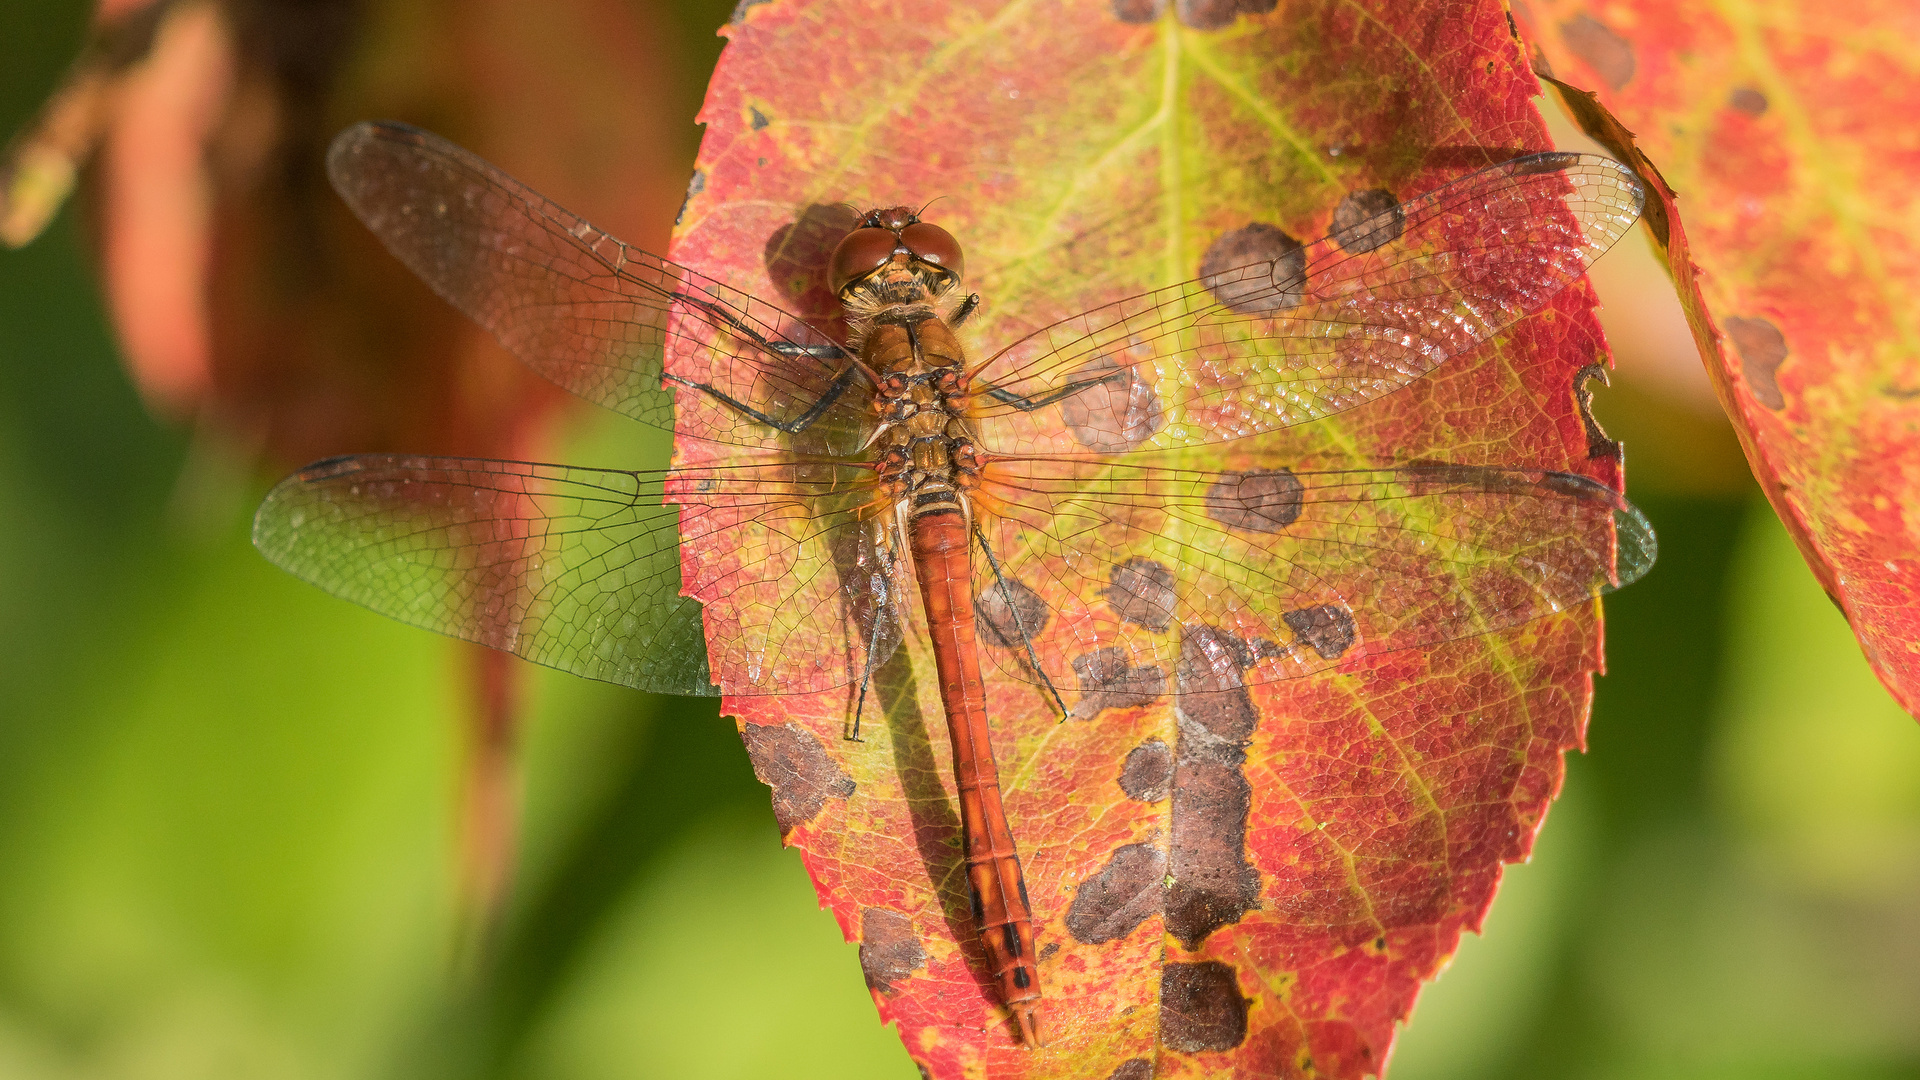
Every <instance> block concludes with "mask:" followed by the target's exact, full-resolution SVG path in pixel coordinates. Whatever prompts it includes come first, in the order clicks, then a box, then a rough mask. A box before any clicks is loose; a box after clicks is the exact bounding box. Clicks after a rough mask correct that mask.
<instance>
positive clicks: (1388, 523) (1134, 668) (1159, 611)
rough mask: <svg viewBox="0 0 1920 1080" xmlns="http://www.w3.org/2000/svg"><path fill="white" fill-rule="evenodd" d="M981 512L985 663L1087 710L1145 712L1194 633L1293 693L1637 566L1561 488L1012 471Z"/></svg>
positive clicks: (1485, 478)
mask: <svg viewBox="0 0 1920 1080" xmlns="http://www.w3.org/2000/svg"><path fill="white" fill-rule="evenodd" d="M982 493H983V495H984V496H985V497H986V499H988V500H990V505H991V506H992V508H993V510H994V514H993V516H992V517H988V518H986V524H985V526H984V528H983V529H982V536H983V538H984V540H985V543H986V544H987V545H988V547H989V548H990V549H991V551H992V554H993V558H992V559H987V558H981V559H979V560H976V571H975V592H976V597H977V600H976V603H977V607H978V610H979V612H980V617H981V621H982V622H983V623H984V624H985V625H986V631H987V632H985V633H983V634H982V635H981V639H982V640H983V641H985V642H987V644H988V645H989V649H988V650H987V651H988V652H989V653H990V654H991V655H993V656H994V657H995V658H996V660H997V661H998V662H999V664H1000V666H1001V668H1002V669H1003V670H1005V671H1007V672H1008V673H1010V674H1014V675H1016V676H1020V677H1024V678H1027V679H1033V678H1035V677H1036V675H1035V671H1036V667H1035V665H1036V664H1037V665H1038V668H1037V670H1038V671H1041V672H1044V673H1045V674H1046V676H1047V678H1048V679H1049V680H1050V681H1051V682H1052V683H1053V684H1054V686H1055V687H1056V688H1057V689H1059V690H1061V691H1062V692H1063V693H1066V692H1075V691H1077V692H1079V693H1080V694H1082V695H1083V696H1082V698H1081V703H1082V704H1081V707H1083V708H1091V709H1095V710H1097V709H1098V708H1100V707H1105V706H1107V705H1113V704H1125V703H1126V702H1127V701H1128V700H1130V698H1131V697H1133V696H1138V695H1144V697H1145V698H1151V697H1152V696H1154V695H1156V694H1158V693H1159V692H1160V690H1159V688H1160V686H1161V682H1162V680H1164V679H1165V678H1166V677H1168V676H1169V675H1171V674H1172V673H1173V672H1174V670H1175V664H1176V663H1177V662H1178V661H1179V660H1180V658H1181V642H1182V635H1183V634H1191V633H1194V632H1196V631H1199V630H1201V629H1202V628H1205V629H1206V630H1207V632H1208V633H1209V634H1210V635H1211V639H1212V640H1215V641H1218V642H1224V643H1228V644H1229V645H1230V648H1229V649H1228V651H1227V653H1223V654H1222V655H1231V657H1232V659H1233V660H1234V662H1235V664H1236V665H1237V666H1238V667H1239V668H1241V669H1244V670H1243V672H1242V673H1239V674H1238V675H1237V676H1236V677H1237V678H1239V679H1240V680H1241V681H1243V682H1245V683H1249V684H1250V683H1256V682H1261V681H1265V680H1269V679H1286V678H1295V677H1298V676H1301V675H1306V674H1309V673H1311V672H1315V671H1319V670H1322V669H1324V668H1327V667H1331V666H1333V665H1334V664H1337V663H1340V662H1341V661H1343V660H1349V659H1354V658H1358V657H1360V656H1365V655H1373V654H1378V653H1382V652H1390V651H1394V650H1398V649H1407V648H1415V647H1420V646H1430V645H1434V644H1438V643H1440V642H1444V641H1450V640H1453V639H1456V638H1465V637H1473V636H1477V635H1481V634H1486V633H1489V632H1491V631H1495V630H1500V629H1503V628H1506V627H1511V626H1515V625H1518V624H1520V623H1523V622H1527V621H1530V620H1532V619H1536V618H1539V617H1541V616H1543V615H1547V614H1549V613H1551V612H1555V611H1562V610H1565V609H1567V608H1570V607H1573V606H1575V605H1579V604H1583V603H1586V602H1588V601H1590V600H1591V599H1592V598H1593V597H1595V596H1598V595H1600V594H1601V593H1603V592H1606V591H1609V590H1611V589H1614V588H1618V587H1620V586H1622V585H1625V584H1627V583H1629V582H1631V581H1633V580H1635V579H1637V578H1639V577H1640V576H1641V575H1642V574H1644V573H1645V572H1646V571H1647V569H1648V568H1649V567H1651V566H1652V564H1653V557H1654V539H1653V533H1652V530H1651V529H1650V528H1649V527H1648V525H1647V522H1646V519H1645V518H1644V517H1642V516H1641V515H1640V513H1639V511H1637V510H1635V509H1634V508H1633V507H1632V506H1631V505H1630V504H1628V503H1627V502H1626V500H1624V499H1623V498H1621V497H1620V496H1619V495H1618V494H1617V493H1615V492H1614V491H1612V490H1611V489H1609V488H1607V487H1606V486H1605V485H1603V484H1600V483H1597V482H1596V481H1593V480H1591V479H1589V478H1587V477H1583V476H1578V475H1574V474H1570V473H1557V472H1540V471H1526V470H1514V469H1497V468H1486V467H1481V466H1466V465H1451V464H1419V465H1410V466H1405V467H1401V468H1394V469H1348V470H1326V471H1300V472H1294V471H1290V470H1287V469H1272V470H1264V471H1253V472H1244V473H1240V472H1227V473H1223V472H1201V471H1194V470H1189V469H1178V468H1160V467H1155V466H1143V465H1118V464H1112V463H1107V462H1097V461H1063V460H1047V459H1025V460H1016V461H1006V460H1003V461H997V462H995V463H993V465H992V466H991V467H990V468H989V470H988V474H987V478H986V482H985V483H984V484H983V485H982ZM983 517H985V515H983ZM1616 533H1617V537H1618V539H1617V542H1616ZM1029 642H1030V643H1031V645H1032V649H1031V650H1029V649H1028V648H1027V647H1026V646H1027V644H1028V643H1029Z"/></svg>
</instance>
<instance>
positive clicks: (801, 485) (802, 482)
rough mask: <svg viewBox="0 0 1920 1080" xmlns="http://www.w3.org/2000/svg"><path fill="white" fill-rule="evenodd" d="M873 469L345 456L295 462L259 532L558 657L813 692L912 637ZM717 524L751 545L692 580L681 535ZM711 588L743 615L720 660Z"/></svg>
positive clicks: (341, 589)
mask: <svg viewBox="0 0 1920 1080" xmlns="http://www.w3.org/2000/svg"><path fill="white" fill-rule="evenodd" d="M870 477H871V474H870V473H869V472H868V471H867V470H864V469H836V468H833V467H820V466H810V465H809V466H795V465H792V464H788V463H768V464H759V465H751V466H739V467H733V468H723V469H711V470H703V471H699V472H678V471H676V472H667V473H647V472H612V471H601V470H594V469H576V468H569V467H566V466H560V465H537V464H529V463H524V462H512V461H486V460H478V459H461V458H430V457H416V456H406V455H386V454H380V455H366V456H361V457H347V458H334V459H331V460H327V461H322V462H318V463H316V464H314V465H311V466H308V467H307V468H305V469H302V470H300V471H299V472H297V473H295V474H293V475H292V476H290V477H288V478H287V479H285V480H283V481H281V483H280V484H279V485H278V486H276V487H275V488H274V489H273V491H272V492H271V493H269V494H268V496H267V498H266V501H265V502H263V503H262V504H261V506H260V510H259V512H258V513H257V514H256V515H255V517H254V530H253V537H254V544H255V545H256V546H257V547H258V548H259V549H260V550H261V552H262V553H264V554H265V555H266V556H267V558H269V559H270V560H272V561H273V562H275V563H276V564H278V565H279V566H281V567H283V568H284V569H286V570H288V571H290V572H292V573H293V574H295V575H296V576H298V577H301V578H304V579H305V580H307V581H309V582H312V583H313V584H316V585H318V586H320V587H321V588H323V589H326V590H327V591H328V592H331V593H333V594H335V595H337V596H341V597H344V598H346V599H348V600H352V601H354V602H356V603H359V604H361V605H364V606H366V607H368V608H371V609H373V610H374V611H377V612H380V613H381V614H383V615H389V616H392V617H394V618H396V619H399V620H401V621H403V622H407V623H411V624H413V625H415V626H421V627H425V628H427V629H430V630H436V631H439V632H440V633H443V634H449V635H452V636H454V637H459V638H464V639H466V640H469V641H476V642H479V643H481V644H483V645H489V646H492V647H494V648H497V649H504V650H506V651H508V652H512V653H517V654H519V655H520V656H523V657H525V658H527V659H528V660H532V661H534V662H536V663H540V664H545V665H547V666H549V667H555V668H559V669H560V670H562V671H569V672H573V673H574V674H577V675H584V676H586V677H588V678H593V679H602V680H605V681H608V682H616V683H622V684H625V685H628V686H634V687H639V688H640V689H643V690H654V691H659V692H663V693H672V694H692V695H699V694H713V693H716V692H725V693H731V694H770V693H810V692H815V691H819V690H825V689H830V688H832V687H834V686H839V685H844V684H846V683H848V682H851V681H854V680H857V679H858V678H859V677H860V675H861V673H862V672H863V671H865V670H866V669H867V667H868V658H867V650H868V649H869V647H871V648H872V649H873V650H874V652H875V658H874V660H873V663H876V664H877V663H879V662H881V661H884V660H885V658H886V656H887V655H890V654H891V652H892V650H893V648H894V647H895V645H897V644H898V642H899V619H898V607H897V601H896V599H895V593H894V590H893V586H892V584H891V581H890V580H888V579H887V578H885V577H884V576H876V575H874V574H873V573H868V572H863V568H866V567H870V566H872V565H874V564H875V562H876V556H875V555H874V553H873V552H871V551H870V550H866V549H865V548H864V547H863V545H865V544H867V543H868V540H867V537H868V536H869V535H870V532H869V530H867V529H865V528H863V527H861V524H860V521H859V516H860V513H859V506H860V505H861V503H862V502H863V501H864V500H867V499H869V498H870V494H869V493H868V492H867V491H865V490H863V488H864V487H865V486H866V484H864V483H863V481H870ZM692 499H697V500H698V501H697V502H685V503H682V504H680V505H676V501H678V500H692ZM720 530H725V531H726V533H727V539H728V541H729V543H730V545H731V546H732V548H733V550H736V551H738V552H739V553H740V555H741V558H739V559H738V560H737V561H735V562H733V563H731V564H730V565H726V566H718V565H711V564H709V565H707V566H705V567H704V568H703V570H702V571H701V572H702V574H703V577H702V578H701V579H700V580H697V581H684V580H683V579H682V577H681V559H680V542H681V540H682V538H683V536H684V537H685V538H686V539H687V540H689V541H690V542H691V541H696V540H699V539H701V538H704V537H707V536H710V535H712V534H713V533H715V532H717V531H720ZM863 560H864V561H863ZM703 605H707V606H710V607H715V608H718V609H721V610H723V611H724V612H726V613H728V615H729V617H731V618H732V619H733V620H734V621H735V622H736V624H737V625H738V627H739V632H738V633H737V634H733V635H730V636H729V639H728V640H727V641H725V642H723V643H721V645H720V647H718V648H716V650H715V651H714V654H713V666H711V667H710V666H709V663H708V653H707V648H706V644H705V641H704V637H703V633H702V618H701V608H702V606H703ZM748 655H751V657H752V663H751V664H749V663H748V662H747V660H746V659H745V657H746V656H748ZM748 670H751V671H752V672H753V673H754V674H753V675H752V677H750V678H749V677H747V676H745V675H744V674H742V673H744V672H746V671H748ZM715 672H718V673H719V675H718V677H717V678H716V677H715ZM716 682H717V683H718V686H716V685H715V684H716Z"/></svg>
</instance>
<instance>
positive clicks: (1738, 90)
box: [1515, 0, 1920, 715]
mask: <svg viewBox="0 0 1920 1080" xmlns="http://www.w3.org/2000/svg"><path fill="white" fill-rule="evenodd" d="M1515 10H1516V13H1517V14H1519V15H1521V16H1522V20H1523V25H1524V27H1525V28H1526V30H1527V36H1528V40H1529V41H1531V42H1533V43H1534V44H1535V45H1537V47H1538V49H1539V51H1540V56H1541V59H1542V60H1543V61H1544V62H1545V63H1547V64H1548V65H1550V66H1551V68H1552V70H1553V72H1554V73H1555V74H1556V75H1557V76H1559V77H1560V78H1562V79H1565V80H1568V81H1569V82H1571V83H1573V84H1574V85H1576V86H1579V87H1582V88H1584V89H1587V90H1590V91H1592V92H1593V93H1594V94H1595V95H1597V97H1598V100H1599V102H1600V103H1601V104H1602V105H1604V106H1605V109H1606V110H1609V111H1610V112H1611V113H1612V115H1613V116H1615V117H1617V118H1618V121H1619V123H1621V124H1624V125H1625V127H1626V128H1627V129H1630V130H1631V131H1632V132H1633V133H1634V134H1635V135H1636V136H1637V138H1638V147H1639V149H1640V150H1643V151H1644V152H1645V154H1646V155H1647V157H1648V158H1650V159H1651V160H1652V161H1653V162H1654V163H1655V164H1657V165H1658V168H1659V172H1660V173H1661V174H1663V175H1664V177H1665V180H1666V182H1667V183H1669V184H1671V185H1672V190H1673V191H1674V192H1675V193H1677V194H1678V196H1679V198H1680V199H1681V205H1682V206H1683V207H1684V208H1685V210H1686V213H1687V228H1686V230H1685V232H1684V234H1680V235H1677V236H1675V237H1674V238H1673V239H1672V241H1671V242H1670V243H1665V253H1666V256H1667V259H1668V262H1669V266H1670V269H1671V270H1672V271H1673V274H1674V277H1675V280H1676V281H1677V282H1679V283H1680V285H1681V300H1682V304H1683V306H1684V307H1685V309H1686V311H1687V317H1688V320H1689V322H1690V323H1691V324H1692V326H1693V330H1694V336H1695V339H1696V341H1697V343H1698V344H1699V346H1700V350H1701V356H1702V357H1703V358H1704V359H1705V361H1706V364H1707V369H1708V374H1709V375H1711V376H1712V377H1713V380H1714V383H1715V385H1716V388H1717V389H1718V391H1719V394H1720V398H1721V402H1722V404H1723V405H1724V406H1725V408H1726V410H1727V414H1728V415H1729V416H1730V417H1732V418H1733V422H1734V427H1735V429H1736V430H1737V431H1738V432H1739V435H1740V441H1741V443H1742V445H1743V446H1744V448H1745V450H1746V453H1747V460H1748V462H1749V463H1750V464H1751V465H1752V467H1753V471H1754V475H1755V476H1757V477H1759V478H1760V481H1761V486H1762V488H1763V490H1765V492H1766V494H1767V498H1768V499H1769V500H1770V501H1771V502H1772V504H1773V508H1774V510H1775V511H1776V512H1777V513H1778V514H1779V515H1780V519H1781V520H1782V521H1783V522H1785V523H1786V525H1787V528H1788V531H1789V532H1791V533H1792V534H1793V537H1794V539H1795V542H1796V543H1798V545H1799V547H1800V551H1801V554H1803V555H1804V556H1805V557H1806V560H1807V564H1808V565H1809V566H1810V567H1811V568H1812V569H1813V572H1814V574H1815V576H1816V577H1818V578H1819V579H1820V582H1821V585H1822V586H1823V587H1824V588H1825V589H1826V590H1827V594H1828V595H1829V596H1831V597H1833V599H1834V602H1835V603H1837V604H1838V605H1839V606H1840V608H1841V610H1842V611H1844V612H1845V613H1846V616H1847V620H1848V621H1849V622H1850V623H1851V624H1852V625H1853V630H1854V634H1855V636H1856V637H1857V638H1858V639H1859V641H1860V645H1861V648H1862V649H1863V650H1864V651H1865V653H1866V655H1867V659H1868V660H1869V661H1870V662H1871V663H1872V665H1873V668H1874V670H1875V672H1877V673H1878V674H1879V676H1880V680H1881V681H1882V682H1883V683H1885V684H1886V687H1887V689H1888V690H1889V691H1891V692H1892V694H1893V696H1894V697H1895V698H1896V699H1897V700H1898V701H1899V702H1900V704H1901V706H1902V707H1904V708H1905V709H1906V710H1907V711H1908V712H1910V713H1916V715H1920V712H1916V710H1920V644H1916V642H1920V626H1916V622H1915V618H1916V615H1915V613H1916V611H1920V606H1917V605H1916V603H1915V600H1916V595H1917V593H1920V522H1916V520H1915V518H1914V512H1915V511H1914V508H1915V507H1920V403H1916V398H1917V397H1920V324H1916V322H1915V316H1914V314H1913V303H1912V297H1913V294H1914V291H1915V287H1916V285H1920V268H1917V267H1916V263H1915V250H1916V239H1915V236H1916V234H1915V230H1914V229H1913V227H1912V218H1913V214H1914V211H1913V206H1914V189H1915V186H1916V180H1920V163H1917V162H1916V161H1915V158H1914V156H1913V153H1912V149H1911V147H1910V145H1909V143H1910V138H1909V132H1910V130H1911V124H1909V123H1908V122H1906V120H1904V119H1903V118H1904V117H1905V116H1906V115H1907V113H1908V111H1909V109H1910V107H1911V102H1912V101H1913V100H1914V98H1915V96H1916V95H1917V94H1920V78H1917V77H1916V75H1915V69H1914V66H1913V63H1912V59H1911V55H1910V54H1911V48H1912V46H1911V43H1912V42H1913V41H1914V39H1915V36H1916V35H1917V34H1920V18H1917V17H1916V15H1915V12H1914V9H1913V8H1912V6H1911V5H1907V4H1898V3H1886V2H1876V3H1870V4H1866V5H1850V6H1849V7H1848V8H1847V9H1846V11H1845V12H1844V16H1843V17H1839V16H1840V13H1837V12H1829V11H1827V10H1824V9H1818V8H1816V7H1815V6H1814V5H1811V4H1805V3H1789V4H1777V5H1771V6H1759V7H1753V6H1748V7H1729V6H1726V5H1711V4H1702V3H1694V2H1682V3H1677V4H1669V3H1653V2H1645V0H1606V2H1596V3H1590V2H1587V0H1546V2H1542V0H1529V3H1527V4H1526V5H1524V6H1522V5H1516V8H1515ZM1594 121H1595V123H1598V124H1604V120H1599V119H1598V118H1594ZM1663 239H1664V238H1663Z"/></svg>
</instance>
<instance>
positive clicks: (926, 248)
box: [828, 206, 966, 297]
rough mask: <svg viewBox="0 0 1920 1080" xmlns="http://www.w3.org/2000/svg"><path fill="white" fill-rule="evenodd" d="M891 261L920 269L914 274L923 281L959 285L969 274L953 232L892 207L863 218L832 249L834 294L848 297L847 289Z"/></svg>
mask: <svg viewBox="0 0 1920 1080" xmlns="http://www.w3.org/2000/svg"><path fill="white" fill-rule="evenodd" d="M890 262H893V263H897V264H898V265H899V266H901V267H902V268H903V269H911V270H914V271H917V272H916V275H915V276H916V277H918V278H919V279H921V280H923V281H928V280H929V279H938V278H941V277H943V276H944V277H946V278H949V279H951V281H952V283H953V284H956V285H957V284H959V282H960V278H961V276H962V275H963V274H964V273H965V272H966V270H965V266H964V263H963V259H962V255H961V251H960V242H959V241H958V240H955V239H954V238H953V234H952V233H949V232H948V231H947V230H945V229H943V228H941V227H940V226H938V225H933V224H929V223H928V222H924V221H921V220H920V216H919V215H918V214H916V213H914V212H913V211H911V210H909V209H907V208H906V207H904V206H894V207H889V208H887V209H884V210H870V211H868V212H867V213H866V214H864V215H862V216H861V218H860V225H859V227H858V228H856V229H854V230H853V231H852V232H850V233H848V234H847V235H846V238H845V239H843V240H841V241H840V244H839V246H838V247H836V248H834V251H833V259H832V261H831V262H830V263H829V264H828V265H829V266H830V268H831V277H830V279H829V280H830V281H831V284H832V287H833V294H834V295H835V296H840V297H844V296H845V295H846V290H847V286H849V285H851V284H854V283H856V282H858V281H860V280H861V279H862V278H865V277H866V276H867V275H869V274H872V273H874V272H875V271H877V270H879V269H880V268H881V267H883V266H886V265H887V264H888V263H890ZM942 272H944V274H943V273H942ZM929 287H930V285H929Z"/></svg>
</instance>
